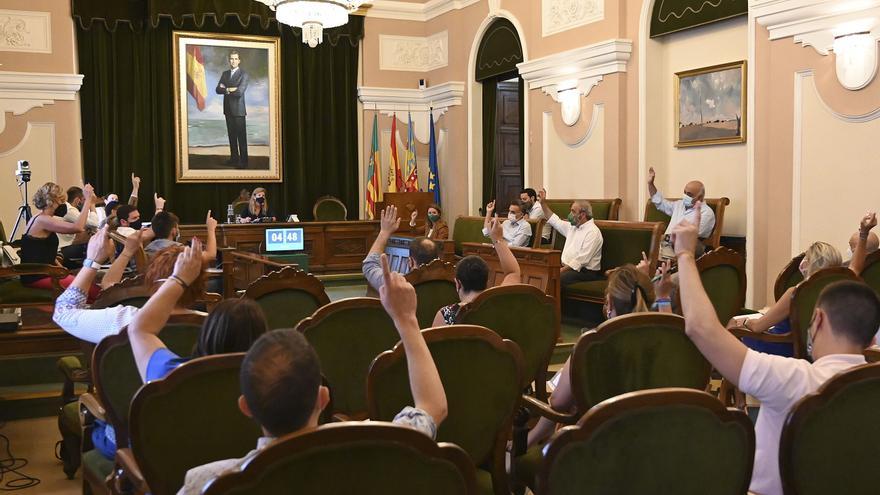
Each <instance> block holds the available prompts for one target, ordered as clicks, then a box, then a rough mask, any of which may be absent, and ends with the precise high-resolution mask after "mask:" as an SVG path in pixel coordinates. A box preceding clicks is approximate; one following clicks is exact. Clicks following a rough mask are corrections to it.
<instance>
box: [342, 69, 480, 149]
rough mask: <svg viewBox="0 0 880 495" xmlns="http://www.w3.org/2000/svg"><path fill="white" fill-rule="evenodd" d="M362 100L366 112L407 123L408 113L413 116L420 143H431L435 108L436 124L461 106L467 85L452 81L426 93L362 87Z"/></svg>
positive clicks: (425, 90) (422, 91)
mask: <svg viewBox="0 0 880 495" xmlns="http://www.w3.org/2000/svg"><path fill="white" fill-rule="evenodd" d="M358 97H359V98H360V101H361V103H362V104H363V108H364V111H365V112H368V111H371V110H374V111H378V112H380V113H383V114H385V115H388V116H389V117H390V116H392V115H394V114H397V119H398V120H400V121H401V122H403V123H406V122H407V113H408V112H409V113H412V115H413V127H415V136H416V139H418V140H419V142H422V143H427V142H428V138H429V135H428V134H429V125H428V112H429V111H430V109H431V108H432V107H433V109H434V111H433V114H434V120H435V121H436V120H437V119H438V118H440V116H442V115H443V114H445V113H446V112H447V111H449V108H450V107H454V106H459V105H461V102H462V98H463V97H464V83H463V82H460V81H451V82H446V83H443V84H438V85H437V86H431V87H429V88H426V89H407V88H377V87H367V86H362V87H360V88H358Z"/></svg>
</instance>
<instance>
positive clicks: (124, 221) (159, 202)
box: [116, 193, 165, 242]
mask: <svg viewBox="0 0 880 495" xmlns="http://www.w3.org/2000/svg"><path fill="white" fill-rule="evenodd" d="M153 202H154V203H155V204H156V213H159V212H160V211H164V210H165V198H162V197H161V196H159V195H158V194H157V193H153ZM116 222H117V223H118V227H116V233H118V234H119V235H121V236H124V237H129V236H131V235H133V234H134V233H135V232H137V231H139V230H141V227H142V226H143V224H144V222H143V220H141V213H140V211H138V209H137V207H136V206H132V205H130V204H128V205H122V206H120V207H119V208H117V209H116ZM150 240H152V236H147V237H145V238H144V241H145V242H147V241H150Z"/></svg>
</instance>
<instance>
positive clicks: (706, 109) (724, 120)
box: [675, 60, 747, 148]
mask: <svg viewBox="0 0 880 495" xmlns="http://www.w3.org/2000/svg"><path fill="white" fill-rule="evenodd" d="M746 80H747V79H746V62H745V60H741V61H739V62H731V63H727V64H722V65H715V66H712V67H705V68H702V69H696V70H689V71H684V72H677V73H676V74H675V124H676V125H675V146H676V147H677V148H681V147H686V146H705V145H710V144H730V143H744V142H745V141H746V85H745V81H746Z"/></svg>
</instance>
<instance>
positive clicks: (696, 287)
mask: <svg viewBox="0 0 880 495" xmlns="http://www.w3.org/2000/svg"><path fill="white" fill-rule="evenodd" d="M696 220H697V222H698V221H699V216H697V217H696ZM697 222H690V221H687V220H685V221H683V222H682V223H681V224H679V225H677V226H675V227H674V228H673V231H672V234H673V236H674V238H675V240H674V244H675V255H676V258H677V260H678V279H679V284H680V290H681V304H682V309H683V311H684V320H685V332H686V333H687V336H688V337H689V338H690V339H691V341H693V343H694V345H696V347H697V349H699V350H700V352H701V353H702V354H703V356H705V357H706V360H708V361H709V363H710V364H711V365H712V367H713V368H715V369H716V370H717V371H718V372H719V373H720V374H721V375H722V376H723V377H724V378H726V379H727V380H728V381H730V382H731V383H732V384H733V385H734V386H736V387H737V388H738V389H740V390H741V391H743V392H744V393H746V394H749V395H751V396H753V397H755V398H756V399H758V400H759V401H760V402H761V408H760V410H759V412H758V419H757V421H756V422H755V460H754V468H753V470H752V480H751V485H750V486H749V492H750V493H760V494H762V495H782V493H783V490H782V480H781V478H780V473H779V443H780V435H781V434H782V428H783V426H784V425H785V422H786V418H787V417H788V415H789V413H790V411H791V409H792V408H793V407H794V406H795V404H797V403H798V401H800V400H801V399H802V398H803V397H804V396H806V395H807V394H811V393H813V392H815V391H816V390H818V389H819V388H820V387H821V386H822V385H823V384H824V383H825V382H826V381H828V380H829V379H830V378H832V377H834V376H835V375H837V374H838V373H841V372H844V371H847V370H849V369H851V368H853V367H855V366H859V365H863V364H865V356H864V355H863V351H864V349H865V348H866V347H867V346H869V345H870V344H871V340H872V338H873V337H874V333H875V332H876V331H877V327H878V326H880V299H878V298H877V294H876V293H875V292H874V291H873V290H872V289H871V288H870V287H868V286H867V285H865V284H863V283H861V282H854V281H842V282H836V283H833V284H830V285H828V286H827V287H825V289H823V290H822V292H821V293H820V294H819V298H818V300H817V302H816V306H815V308H814V309H813V315H812V321H811V323H810V327H809V329H808V331H807V332H808V334H807V337H808V339H809V340H810V341H811V342H812V345H811V346H809V347H811V348H812V352H811V355H812V358H813V362H812V363H811V362H809V361H807V360H805V359H793V358H785V357H780V356H772V355H769V354H764V353H761V352H756V351H755V350H753V349H749V348H748V347H746V346H745V345H743V343H742V342H740V341H739V340H738V339H737V338H736V337H734V336H733V335H732V334H731V333H730V332H728V331H727V330H726V329H725V328H724V326H723V325H722V324H721V322H719V321H718V317H717V316H716V313H715V309H714V308H713V306H712V303H711V301H710V300H709V296H707V295H706V290H705V289H704V288H703V284H702V282H701V280H700V273H699V271H698V269H697V264H696V260H695V256H694V250H695V249H696V247H697V246H698V240H697V236H698V228H697ZM853 441H857V440H856V439H853ZM814 454H816V453H814ZM827 454H829V455H834V454H836V453H835V452H827Z"/></svg>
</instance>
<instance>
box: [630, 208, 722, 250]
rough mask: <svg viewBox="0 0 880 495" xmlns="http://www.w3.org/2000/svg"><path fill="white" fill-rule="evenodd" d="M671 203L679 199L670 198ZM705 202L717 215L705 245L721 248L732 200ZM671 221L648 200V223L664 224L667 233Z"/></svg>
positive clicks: (704, 241)
mask: <svg viewBox="0 0 880 495" xmlns="http://www.w3.org/2000/svg"><path fill="white" fill-rule="evenodd" d="M669 201H677V198H669ZM705 202H706V205H708V206H709V208H712V211H713V212H714V213H715V228H714V229H713V230H712V233H711V234H709V237H707V238H706V239H703V244H705V245H706V246H707V247H708V248H709V249H715V248H717V247H719V246H721V233H722V232H723V230H724V210H725V208H727V205H729V204H730V198H706V199H705ZM670 219H671V217H670V216H669V215H667V214H665V213H663V212H662V211H660V210H658V209H657V207H656V206H654V203H652V202H651V200H650V199H648V202H647V204H645V221H646V222H663V231H664V232H665V231H666V227H667V226H668V225H669V220H670Z"/></svg>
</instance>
